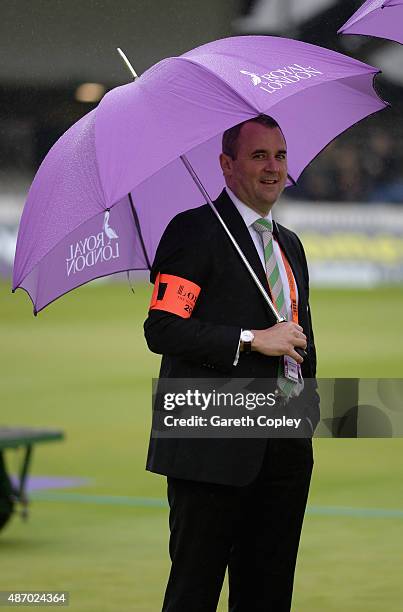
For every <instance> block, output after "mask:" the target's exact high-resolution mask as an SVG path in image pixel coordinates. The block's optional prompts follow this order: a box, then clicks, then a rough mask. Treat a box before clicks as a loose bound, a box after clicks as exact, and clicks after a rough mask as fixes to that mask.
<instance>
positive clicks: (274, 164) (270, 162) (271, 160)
mask: <svg viewBox="0 0 403 612" xmlns="http://www.w3.org/2000/svg"><path fill="white" fill-rule="evenodd" d="M279 168H280V164H279V161H278V159H276V158H275V157H268V158H267V159H266V163H265V167H264V169H265V170H266V172H278V171H279Z"/></svg>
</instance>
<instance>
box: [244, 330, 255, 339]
mask: <svg viewBox="0 0 403 612" xmlns="http://www.w3.org/2000/svg"><path fill="white" fill-rule="evenodd" d="M254 337H255V336H254V335H253V334H252V332H251V331H249V330H248V329H246V330H244V331H243V332H242V334H241V340H242V342H252V340H253V339H254Z"/></svg>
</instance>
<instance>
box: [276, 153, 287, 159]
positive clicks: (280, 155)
mask: <svg viewBox="0 0 403 612" xmlns="http://www.w3.org/2000/svg"><path fill="white" fill-rule="evenodd" d="M276 157H277V159H285V158H286V155H285V153H280V154H279V155H277V156H276Z"/></svg>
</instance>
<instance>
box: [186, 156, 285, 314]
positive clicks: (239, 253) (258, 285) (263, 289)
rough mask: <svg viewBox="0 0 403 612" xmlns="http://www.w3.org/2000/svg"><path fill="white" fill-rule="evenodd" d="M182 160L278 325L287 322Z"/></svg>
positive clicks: (193, 173)
mask: <svg viewBox="0 0 403 612" xmlns="http://www.w3.org/2000/svg"><path fill="white" fill-rule="evenodd" d="M180 158H181V160H182V162H183V164H184V166H185V168H186V170H187V171H188V172H189V174H190V176H191V177H192V179H193V180H194V182H195V183H196V185H197V187H198V189H199V191H200V192H201V193H202V194H203V197H204V198H205V199H206V202H207V203H208V204H209V206H210V207H211V209H212V211H213V212H214V214H215V216H216V217H217V219H218V220H219V222H220V223H221V225H222V226H223V228H224V230H225V232H226V234H227V235H228V237H229V239H230V240H231V242H232V244H233V245H234V247H235V250H236V251H237V253H238V255H239V257H240V258H241V259H242V261H243V263H244V264H245V267H246V269H247V270H248V272H249V274H250V275H251V277H252V279H253V280H254V282H255V285H256V287H257V288H258V290H259V291H260V293H261V294H262V296H263V298H264V300H265V302H266V304H267V305H268V306H269V308H270V310H271V311H272V313H273V314H274V316H275V317H276V320H277V323H283V322H284V321H285V319H283V317H281V316H280V315H279V313H278V312H277V309H276V308H275V306H274V304H273V302H272V301H271V299H270V297H269V296H268V295H267V292H266V289H265V288H264V287H263V285H262V283H261V282H260V280H259V279H258V277H257V276H256V273H255V271H254V270H253V268H252V266H251V265H250V263H249V261H248V260H247V259H246V257H245V255H244V254H243V252H242V250H241V247H240V246H239V244H238V243H237V241H236V240H235V238H234V237H233V235H232V234H231V232H230V231H229V229H228V227H227V226H226V224H225V222H224V220H223V219H222V218H221V216H220V214H219V212H218V210H217V209H216V207H215V206H214V204H213V202H212V200H211V198H210V196H209V194H208V193H207V191H206V189H205V188H204V185H203V183H202V182H201V180H200V179H199V177H198V176H197V174H196V172H195V170H194V168H193V166H192V164H191V163H190V161H189V160H188V158H187V157H186V155H181V156H180Z"/></svg>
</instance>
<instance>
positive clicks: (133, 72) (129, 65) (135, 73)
mask: <svg viewBox="0 0 403 612" xmlns="http://www.w3.org/2000/svg"><path fill="white" fill-rule="evenodd" d="M116 50H117V52H118V53H119V55H120V57H121V58H122V60H123V61H124V63H125V64H126V68H127V69H128V70H129V72H130V75H131V76H132V77H133V79H134V80H136V79H137V78H138V76H139V75H138V74H137V72H136V71H135V69H134V68H133V66H132V65H131V63H130V62H129V60H128V59H127V56H126V54H125V53H124V52H123V51H122V49H121V48H120V47H117V48H116Z"/></svg>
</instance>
